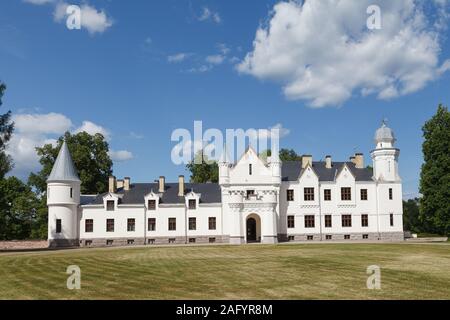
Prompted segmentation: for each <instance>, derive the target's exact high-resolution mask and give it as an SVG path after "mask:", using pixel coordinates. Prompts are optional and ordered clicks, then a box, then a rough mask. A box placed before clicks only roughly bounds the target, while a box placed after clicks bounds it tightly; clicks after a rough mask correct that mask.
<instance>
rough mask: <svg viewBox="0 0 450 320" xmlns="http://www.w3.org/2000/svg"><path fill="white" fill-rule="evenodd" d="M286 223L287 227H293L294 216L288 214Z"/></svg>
mask: <svg viewBox="0 0 450 320" xmlns="http://www.w3.org/2000/svg"><path fill="white" fill-rule="evenodd" d="M287 224H288V228H289V229H292V228H295V216H288V217H287Z"/></svg>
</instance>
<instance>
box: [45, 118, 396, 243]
mask: <svg viewBox="0 0 450 320" xmlns="http://www.w3.org/2000/svg"><path fill="white" fill-rule="evenodd" d="M394 143H395V138H394V134H393V132H392V130H391V129H390V128H388V127H387V126H386V125H385V123H383V125H382V126H381V128H379V129H378V130H377V131H376V134H375V145H376V146H375V149H374V150H372V151H371V158H372V160H373V169H370V168H366V167H365V165H364V157H363V154H360V153H357V154H355V155H354V156H352V157H350V161H347V162H333V161H332V159H331V157H330V156H326V158H325V161H320V162H316V161H313V159H312V156H308V155H304V156H302V158H301V161H287V162H281V161H280V160H279V158H278V156H277V155H275V156H272V157H271V158H269V159H267V161H264V160H262V159H261V158H260V157H258V154H257V153H256V152H255V151H254V150H253V149H252V148H248V149H247V151H246V152H245V153H244V155H243V156H242V157H241V159H239V161H237V162H236V163H235V164H231V163H230V162H229V161H228V159H227V156H226V152H224V153H223V156H222V158H221V160H220V161H219V183H218V184H217V183H185V181H184V177H183V176H180V177H179V181H178V182H177V183H166V182H165V178H164V177H160V178H159V182H156V183H131V180H130V178H125V179H123V180H116V178H115V177H110V178H109V191H108V192H107V193H104V194H99V195H80V184H81V181H80V179H79V178H78V175H77V171H76V169H75V167H74V165H73V162H72V158H71V156H70V153H69V149H68V147H67V145H66V143H65V142H64V143H63V145H62V148H61V150H60V152H59V155H58V158H57V159H56V162H55V165H54V167H53V169H52V172H51V174H50V176H49V178H48V180H47V183H48V191H47V197H48V198H47V203H48V208H49V211H48V240H49V246H50V247H61V246H116V245H143V244H148V245H152V244H170V243H174V244H185V243H189V244H192V243H230V244H243V243H249V242H261V243H277V242H282V241H333V240H339V241H345V240H348V241H351V240H361V241H362V240H403V221H402V214H403V208H402V183H401V179H400V176H399V174H398V156H399V150H398V149H397V148H395V147H394Z"/></svg>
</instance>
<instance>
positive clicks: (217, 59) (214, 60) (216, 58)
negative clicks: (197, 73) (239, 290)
mask: <svg viewBox="0 0 450 320" xmlns="http://www.w3.org/2000/svg"><path fill="white" fill-rule="evenodd" d="M205 60H206V62H207V63H210V64H221V63H222V62H223V61H224V60H225V56H223V55H220V54H215V55H211V56H207V57H206V59H205Z"/></svg>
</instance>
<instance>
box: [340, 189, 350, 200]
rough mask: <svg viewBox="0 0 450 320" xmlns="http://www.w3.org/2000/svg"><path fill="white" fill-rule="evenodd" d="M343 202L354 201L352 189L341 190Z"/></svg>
mask: <svg viewBox="0 0 450 320" xmlns="http://www.w3.org/2000/svg"><path fill="white" fill-rule="evenodd" d="M341 200H342V201H350V200H352V188H348V187H343V188H341Z"/></svg>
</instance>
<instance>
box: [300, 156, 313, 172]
mask: <svg viewBox="0 0 450 320" xmlns="http://www.w3.org/2000/svg"><path fill="white" fill-rule="evenodd" d="M308 164H309V165H310V166H312V156H311V155H307V154H305V155H303V156H302V169H305V168H306V166H307V165H308Z"/></svg>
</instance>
